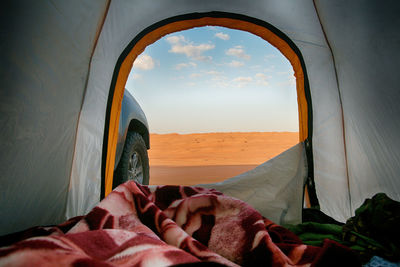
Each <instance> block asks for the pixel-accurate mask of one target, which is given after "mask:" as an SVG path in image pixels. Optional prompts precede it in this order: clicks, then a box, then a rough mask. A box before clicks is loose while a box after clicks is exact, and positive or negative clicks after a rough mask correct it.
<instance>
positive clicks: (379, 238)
mask: <svg viewBox="0 0 400 267" xmlns="http://www.w3.org/2000/svg"><path fill="white" fill-rule="evenodd" d="M355 214H356V215H355V216H354V217H351V218H350V219H349V220H347V222H346V224H345V225H344V226H343V235H342V239H343V240H344V241H348V242H351V243H357V244H361V245H362V246H364V247H365V248H366V251H367V252H368V254H373V255H378V256H380V257H383V258H385V259H388V260H389V261H399V260H400V203H399V202H397V201H394V200H392V199H390V198H389V197H388V196H387V195H386V194H384V193H379V194H376V195H375V196H373V197H372V198H371V199H366V200H365V201H364V203H363V204H362V205H361V206H360V207H359V208H358V209H357V210H356V212H355Z"/></svg>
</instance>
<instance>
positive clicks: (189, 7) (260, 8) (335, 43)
mask: <svg viewBox="0 0 400 267" xmlns="http://www.w3.org/2000/svg"><path fill="white" fill-rule="evenodd" d="M0 12H1V13H0V22H1V23H0V41H1V42H0V47H1V51H2V53H1V56H0V57H1V61H0V76H1V84H0V88H1V89H0V111H1V112H0V114H1V116H0V125H1V127H0V149H1V151H2V153H1V156H0V173H1V185H2V186H1V188H0V207H1V209H0V212H1V214H0V216H1V218H7V220H1V221H0V234H3V233H8V232H12V231H17V230H21V229H23V228H26V227H28V226H31V225H35V224H50V223H57V222H60V221H62V220H64V219H65V218H66V217H71V216H76V215H80V214H85V213H87V212H88V211H89V210H90V209H91V208H92V207H93V206H94V205H96V203H98V201H99V200H100V195H101V193H102V185H101V184H102V175H103V174H102V172H105V166H104V164H103V154H102V153H103V147H104V146H105V145H108V143H107V144H104V143H103V141H104V140H108V139H107V138H105V134H106V136H107V133H108V131H107V130H108V129H109V128H108V127H109V126H110V121H109V119H110V117H113V118H117V117H116V116H115V115H113V116H111V115H110V113H111V112H109V111H108V103H109V102H113V101H114V100H115V101H116V103H118V101H119V100H118V98H116V99H113V94H111V95H110V92H111V90H110V87H111V85H112V84H113V77H114V71H115V69H116V66H117V63H118V60H119V58H120V56H121V53H122V52H123V51H124V49H125V48H126V47H128V45H129V43H130V42H131V41H132V40H133V39H134V38H136V37H138V36H139V34H140V33H141V32H142V31H143V30H144V29H146V28H148V27H150V26H151V25H156V24H157V23H159V22H160V21H163V20H165V19H169V18H172V17H175V16H180V15H185V14H192V13H206V12H225V13H228V14H238V15H243V16H247V17H250V18H254V19H257V20H261V21H265V22H267V23H269V24H271V25H273V26H274V27H276V28H277V29H278V30H279V31H281V32H282V34H284V35H285V36H287V38H288V39H290V40H291V41H292V42H293V44H294V45H295V46H296V47H297V49H298V51H299V53H300V54H301V56H302V58H303V60H304V69H303V71H304V75H305V77H304V78H305V80H307V81H308V84H309V92H308V93H309V94H310V99H311V100H312V102H310V103H311V106H310V107H309V110H310V111H311V110H312V114H311V115H312V116H310V117H309V119H311V123H310V124H309V125H310V128H309V129H308V131H309V139H308V140H309V141H312V143H310V144H308V143H307V142H306V143H305V144H306V150H307V149H308V148H307V146H309V145H310V147H312V162H311V161H309V162H308V163H309V164H308V167H307V168H308V172H309V173H313V175H314V180H315V184H316V190H317V196H318V199H319V203H320V207H321V210H322V211H324V212H325V213H327V214H328V215H330V216H332V217H333V218H335V219H337V220H340V221H344V220H345V219H346V218H348V217H351V215H352V214H353V213H354V207H357V206H359V205H360V204H361V202H362V200H363V199H365V198H367V197H371V196H372V195H374V194H375V193H377V192H385V193H386V194H387V195H388V196H389V197H391V198H393V199H395V200H400V191H399V188H400V179H399V178H398V174H399V173H400V142H397V139H398V136H399V133H400V121H399V120H398V119H397V118H398V117H399V115H400V106H399V105H398V104H397V103H398V102H399V101H400V93H399V90H398V80H399V78H398V75H396V70H397V62H399V53H398V52H397V51H398V47H399V43H400V31H398V28H399V25H400V19H399V16H398V14H399V13H400V5H399V4H398V2H397V1H395V0H389V1H386V2H385V4H381V3H378V2H373V1H367V2H358V1H355V2H348V1H344V0H338V1H320V0H315V1H312V0H304V1H291V0H279V1H278V0H254V1H252V2H251V4H249V3H248V2H247V1H242V0H221V1H213V0H203V1H197V0H164V1H139V0H133V1H132V0H119V1H115V0H114V1H113V0H109V1H100V0H99V1H92V2H90V3H82V2H80V1H75V0H73V1H65V2H54V1H40V2H38V1H35V2H32V1H27V0H17V1H6V3H3V5H2V8H1V10H0ZM232 27H233V28H234V26H232ZM128 68H129V65H128ZM115 107H117V108H116V112H117V113H118V112H119V111H118V105H116V106H115ZM114 114H115V112H114ZM150 127H151V125H150ZM105 130H106V131H105ZM150 130H151V129H150ZM111 138H112V136H111ZM113 149H114V145H113V144H112V143H111V148H110V149H108V152H109V153H111V154H109V155H106V156H108V157H109V158H110V159H111V160H112V151H113ZM308 160H311V158H309V159H308ZM311 163H312V164H311ZM288 166H290V164H289V165H288ZM108 171H109V172H111V170H108ZM20 192H24V194H23V195H22V194H20Z"/></svg>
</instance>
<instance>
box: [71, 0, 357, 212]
mask: <svg viewBox="0 0 400 267" xmlns="http://www.w3.org/2000/svg"><path fill="white" fill-rule="evenodd" d="M210 11H222V12H230V13H237V14H242V15H246V16H249V17H253V18H256V19H260V20H263V21H266V22H268V23H270V24H272V25H274V26H275V27H276V28H278V29H279V30H281V31H282V32H283V33H285V34H286V35H287V36H288V37H289V38H290V39H291V40H292V41H293V42H294V43H295V44H296V45H297V46H298V48H299V49H300V51H301V53H302V55H303V57H304V61H305V64H306V68H307V74H308V77H309V80H310V90H311V98H312V102H313V106H312V108H313V125H314V126H313V144H314V152H313V153H314V170H315V181H316V183H317V186H318V188H319V191H318V197H319V198H320V203H321V206H322V208H323V210H324V211H326V212H327V213H328V214H330V215H332V216H333V217H335V218H336V219H339V220H344V219H345V218H347V217H348V216H349V215H350V202H349V194H348V186H347V176H346V167H345V160H344V158H345V157H344V141H343V129H342V125H343V122H342V115H341V106H340V101H339V94H338V88H337V83H336V79H335V71H334V67H333V63H332V57H331V52H330V50H329V47H328V46H327V44H326V42H325V37H324V34H323V31H322V29H321V27H320V23H319V20H318V16H317V14H316V12H315V8H314V5H313V2H312V1H289V0H279V1H275V0H269V1H265V0H262V1H261V0H259V1H252V2H251V4H249V2H248V1H240V0H234V1H232V0H229V1H228V0H222V1H214V0H203V1H198V0H179V1H177V0H174V1H172V0H164V1H157V2H155V1H131V0H129V1H128V0H125V1H122V0H120V1H111V4H110V7H109V11H108V14H107V17H106V21H105V23H104V26H103V29H102V32H101V35H100V38H99V41H98V45H97V47H96V50H95V53H94V56H93V60H92V66H91V69H90V75H89V83H88V88H87V95H86V98H85V102H84V106H83V110H82V113H81V119H80V125H79V130H78V137H77V143H76V153H75V160H74V164H73V171H72V177H71V191H70V194H69V198H68V208H67V214H68V216H73V215H77V214H83V213H85V212H87V211H88V209H89V208H90V207H91V206H93V205H94V204H95V203H96V202H97V201H98V195H96V194H95V193H97V192H98V190H99V189H100V165H101V158H102V155H101V153H102V140H103V131H104V123H105V117H103V114H105V112H106V105H107V95H108V93H109V88H110V84H111V79H112V75H113V72H114V68H115V65H116V63H117V60H118V57H119V56H120V55H121V53H122V51H123V50H124V49H125V48H126V47H127V46H128V44H129V42H130V41H131V40H133V39H134V38H135V37H136V36H137V35H138V34H139V33H140V32H141V31H143V30H144V29H146V28H147V27H149V26H151V25H153V24H154V23H157V22H159V21H162V20H164V19H167V18H171V17H174V16H177V15H183V14H189V13H194V12H210ZM99 114H101V115H99ZM95 115H96V116H97V117H96V122H93V121H92V120H93V119H94V118H95ZM150 127H151V125H150ZM83 144H85V147H84V148H82V145H83ZM88 188H97V189H96V190H97V191H96V190H92V193H93V194H91V195H88V194H87V192H85V190H86V189H88Z"/></svg>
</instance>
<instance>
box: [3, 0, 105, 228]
mask: <svg viewBox="0 0 400 267" xmlns="http://www.w3.org/2000/svg"><path fill="white" fill-rule="evenodd" d="M104 12H105V3H104V2H100V1H92V2H90V3H85V4H82V3H81V2H80V1H64V2H60V1H58V2H57V3H54V2H52V1H5V2H3V3H2V7H1V8H0V50H1V53H0V58H1V59H0V77H1V85H0V114H1V115H0V125H1V126H0V140H1V141H0V151H1V153H0V174H1V183H0V184H1V186H0V217H1V218H2V219H1V220H0V234H4V233H7V232H11V231H16V230H22V229H23V228H26V227H29V226H32V225H37V224H48V223H56V222H60V221H62V220H64V219H65V207H66V199H67V196H68V193H69V190H68V189H69V186H70V173H71V166H72V160H73V156H74V150H75V140H76V127H77V125H78V123H79V121H78V119H79V114H80V112H81V105H82V103H83V102H84V99H83V98H84V94H85V83H86V80H87V74H88V70H89V67H88V66H89V62H90V55H91V53H92V50H93V49H94V42H95V39H96V32H97V28H98V25H99V23H100V21H101V19H102V17H103V15H104ZM99 167H100V166H99Z"/></svg>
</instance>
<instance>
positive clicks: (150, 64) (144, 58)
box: [133, 54, 155, 70]
mask: <svg viewBox="0 0 400 267" xmlns="http://www.w3.org/2000/svg"><path fill="white" fill-rule="evenodd" d="M154 66H155V62H154V59H153V58H152V57H151V56H149V55H146V54H142V55H140V56H139V57H138V58H137V59H136V60H135V62H134V63H133V68H136V69H141V70H151V69H153V68H154Z"/></svg>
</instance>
